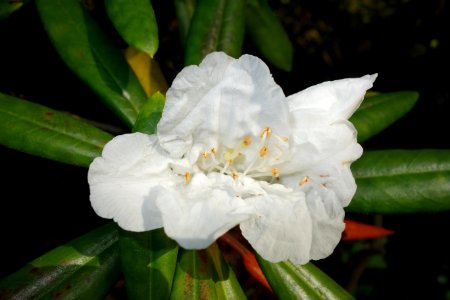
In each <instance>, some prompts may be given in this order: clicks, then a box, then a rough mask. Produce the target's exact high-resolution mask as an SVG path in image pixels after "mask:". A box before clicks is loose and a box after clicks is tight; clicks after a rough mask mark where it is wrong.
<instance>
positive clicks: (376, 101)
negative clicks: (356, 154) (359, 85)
mask: <svg viewBox="0 0 450 300" xmlns="http://www.w3.org/2000/svg"><path fill="white" fill-rule="evenodd" d="M418 98H419V94H418V93H417V92H412V91H404V92H394V93H387V94H379V95H375V96H370V97H367V98H366V99H364V101H363V103H362V104H361V106H360V107H359V108H358V110H357V111H356V112H355V113H354V114H353V116H352V117H351V118H350V121H351V122H352V123H353V125H355V127H356V129H357V130H358V142H363V141H365V140H367V139H369V138H370V137H372V136H374V135H375V134H377V133H379V132H381V131H383V130H384V129H385V128H387V127H388V126H390V125H391V124H392V123H394V122H395V121H397V120H398V119H400V118H401V117H402V116H403V115H405V114H406V113H407V112H408V111H410V110H411V108H412V107H413V106H414V104H416V102H417V99H418Z"/></svg>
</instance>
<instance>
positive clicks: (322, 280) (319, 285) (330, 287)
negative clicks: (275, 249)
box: [257, 255, 353, 300]
mask: <svg viewBox="0 0 450 300" xmlns="http://www.w3.org/2000/svg"><path fill="white" fill-rule="evenodd" d="M257 259H258V262H259V264H260V266H261V268H262V270H263V272H264V274H265V275H266V278H267V280H268V281H269V283H270V285H271V286H272V289H273V290H274V292H275V294H276V295H277V297H278V298H279V299H320V300H325V299H353V297H352V296H351V295H350V294H349V293H348V292H347V291H346V290H345V289H344V288H342V287H341V286H340V285H338V284H337V283H336V282H335V281H333V280H332V279H331V278H330V277H328V276H327V275H326V274H325V273H323V272H322V271H321V270H319V269H318V268H317V267H316V266H314V265H313V264H312V263H308V264H305V265H302V266H296V265H294V264H293V263H291V262H290V261H284V262H279V263H271V262H268V261H266V260H264V259H263V258H262V257H260V256H259V255H257Z"/></svg>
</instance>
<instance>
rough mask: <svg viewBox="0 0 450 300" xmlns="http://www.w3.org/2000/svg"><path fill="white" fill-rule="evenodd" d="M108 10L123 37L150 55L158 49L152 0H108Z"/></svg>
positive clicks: (156, 25) (156, 27) (106, 3)
mask: <svg viewBox="0 0 450 300" xmlns="http://www.w3.org/2000/svg"><path fill="white" fill-rule="evenodd" d="M105 8H106V12H107V13H108V16H109V18H110V19H111V21H112V23H113V24H114V26H115V28H116V29H117V31H118V32H119V34H120V35H121V36H122V38H123V39H124V40H125V41H126V42H127V43H128V44H129V45H130V46H133V47H134V48H136V49H138V50H141V51H143V52H145V53H147V54H148V55H150V57H153V55H154V54H155V53H156V51H157V50H158V24H157V23H156V18H155V12H154V11H153V7H152V4H151V1H150V0H132V1H130V0H106V1H105Z"/></svg>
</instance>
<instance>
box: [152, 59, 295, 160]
mask: <svg viewBox="0 0 450 300" xmlns="http://www.w3.org/2000/svg"><path fill="white" fill-rule="evenodd" d="M284 100H285V96H284V94H283V91H282V90H281V88H280V87H279V86H278V85H277V84H276V83H275V82H274V81H273V78H272V76H271V74H270V72H269V69H268V68H267V66H266V65H265V64H264V63H263V62H262V61H261V60H260V59H258V58H256V57H253V56H250V55H244V56H242V57H241V58H239V59H238V60H236V59H233V58H230V57H229V56H227V55H226V54H224V53H212V54H209V55H208V56H207V57H206V58H205V60H204V61H203V62H202V63H201V64H200V65H199V66H198V67H197V66H190V67H188V68H185V69H184V70H183V71H182V72H180V74H179V75H178V76H177V77H176V78H175V80H174V82H173V84H172V87H171V88H170V89H169V90H168V91H167V98H166V105H165V107H164V112H163V116H162V118H161V120H160V122H159V124H158V137H159V139H160V141H161V144H162V147H163V148H165V149H166V150H167V151H169V152H170V153H171V154H172V155H173V156H174V157H180V156H181V155H183V154H186V152H188V151H189V150H190V151H191V152H192V153H193V154H192V155H193V157H191V161H193V160H195V159H196V157H197V156H198V155H199V154H200V152H201V151H202V150H209V149H211V148H213V147H218V146H219V145H223V146H225V147H229V148H233V147H234V146H236V143H237V142H238V141H240V140H241V139H242V138H243V137H244V136H246V135H251V136H252V135H253V136H259V134H260V133H261V131H262V130H263V129H264V128H265V127H272V130H274V131H277V133H278V134H280V135H288V133H286V131H287V130H288V128H289V127H288V123H287V122H288V120H289V117H288V108H287V104H285V103H284Z"/></svg>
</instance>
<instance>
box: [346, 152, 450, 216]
mask: <svg viewBox="0 0 450 300" xmlns="http://www.w3.org/2000/svg"><path fill="white" fill-rule="evenodd" d="M352 171H353V175H354V176H355V178H356V183H357V185H358V189H357V190H356V195H355V197H354V198H353V200H352V202H351V203H350V206H349V207H347V210H348V211H352V212H360V213H384V214H386V213H415V212H434V211H443V210H449V209H450V150H386V151H366V152H365V153H364V154H363V156H362V157H361V158H360V159H359V160H357V161H356V162H355V163H353V165H352Z"/></svg>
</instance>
